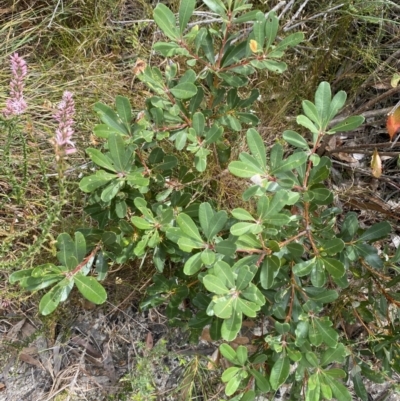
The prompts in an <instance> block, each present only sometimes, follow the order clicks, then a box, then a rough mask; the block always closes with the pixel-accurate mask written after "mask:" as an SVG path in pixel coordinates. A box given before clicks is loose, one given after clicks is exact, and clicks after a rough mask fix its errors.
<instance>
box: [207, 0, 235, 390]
mask: <svg viewBox="0 0 400 401" xmlns="http://www.w3.org/2000/svg"><path fill="white" fill-rule="evenodd" d="M210 1H211V0H210ZM241 381H242V378H241V377H240V375H237V376H234V377H232V379H231V380H229V382H228V384H227V385H226V387H225V394H226V395H227V396H230V395H233V394H234V393H236V391H237V389H238V388H239V386H240V382H241Z"/></svg>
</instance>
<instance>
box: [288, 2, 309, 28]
mask: <svg viewBox="0 0 400 401" xmlns="http://www.w3.org/2000/svg"><path fill="white" fill-rule="evenodd" d="M309 1H310V0H304V1H303V4H302V5H301V6H300V7H299V8H298V9H297V11H296V12H295V14H294V15H293V17H292V18H290V21H289V25H290V23H291V22H293V21H295V20H296V19H297V17H298V16H299V15H300V14H301V12H302V11H303V9H304V7H305V6H306V5H307V3H308V2H309Z"/></svg>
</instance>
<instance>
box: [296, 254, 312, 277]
mask: <svg viewBox="0 0 400 401" xmlns="http://www.w3.org/2000/svg"><path fill="white" fill-rule="evenodd" d="M315 263H316V258H315V257H314V258H312V259H310V260H306V261H304V262H300V263H296V264H295V265H294V266H293V268H292V271H293V274H295V275H296V276H297V277H303V276H306V275H308V274H310V273H311V270H312V269H313V267H314V266H315Z"/></svg>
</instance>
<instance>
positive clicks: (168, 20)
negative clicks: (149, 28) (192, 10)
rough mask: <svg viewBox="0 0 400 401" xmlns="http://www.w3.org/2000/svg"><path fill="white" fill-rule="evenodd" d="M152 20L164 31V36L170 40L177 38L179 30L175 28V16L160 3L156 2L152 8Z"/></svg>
mask: <svg viewBox="0 0 400 401" xmlns="http://www.w3.org/2000/svg"><path fill="white" fill-rule="evenodd" d="M153 16H154V21H155V22H156V24H157V25H158V27H159V28H160V29H161V30H162V31H163V32H164V34H165V36H167V37H168V38H170V39H172V40H177V39H178V38H179V32H178V30H177V28H176V21H175V16H174V14H173V13H172V11H171V10H170V9H169V8H168V7H167V6H165V5H164V4H162V3H158V4H157V7H156V8H155V9H154V13H153Z"/></svg>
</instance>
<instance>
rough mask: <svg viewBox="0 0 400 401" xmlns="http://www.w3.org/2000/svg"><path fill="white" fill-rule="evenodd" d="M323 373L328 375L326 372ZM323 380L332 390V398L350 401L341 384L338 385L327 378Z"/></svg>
mask: <svg viewBox="0 0 400 401" xmlns="http://www.w3.org/2000/svg"><path fill="white" fill-rule="evenodd" d="M325 373H328V371H326V372H325ZM325 378H326V381H327V382H328V384H329V386H330V387H331V389H332V393H333V396H334V397H335V398H336V399H338V400H340V401H351V400H352V397H351V394H350V393H349V390H347V388H346V387H345V386H344V385H343V384H342V383H339V382H338V381H337V380H332V379H331V378H330V377H329V376H325Z"/></svg>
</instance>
